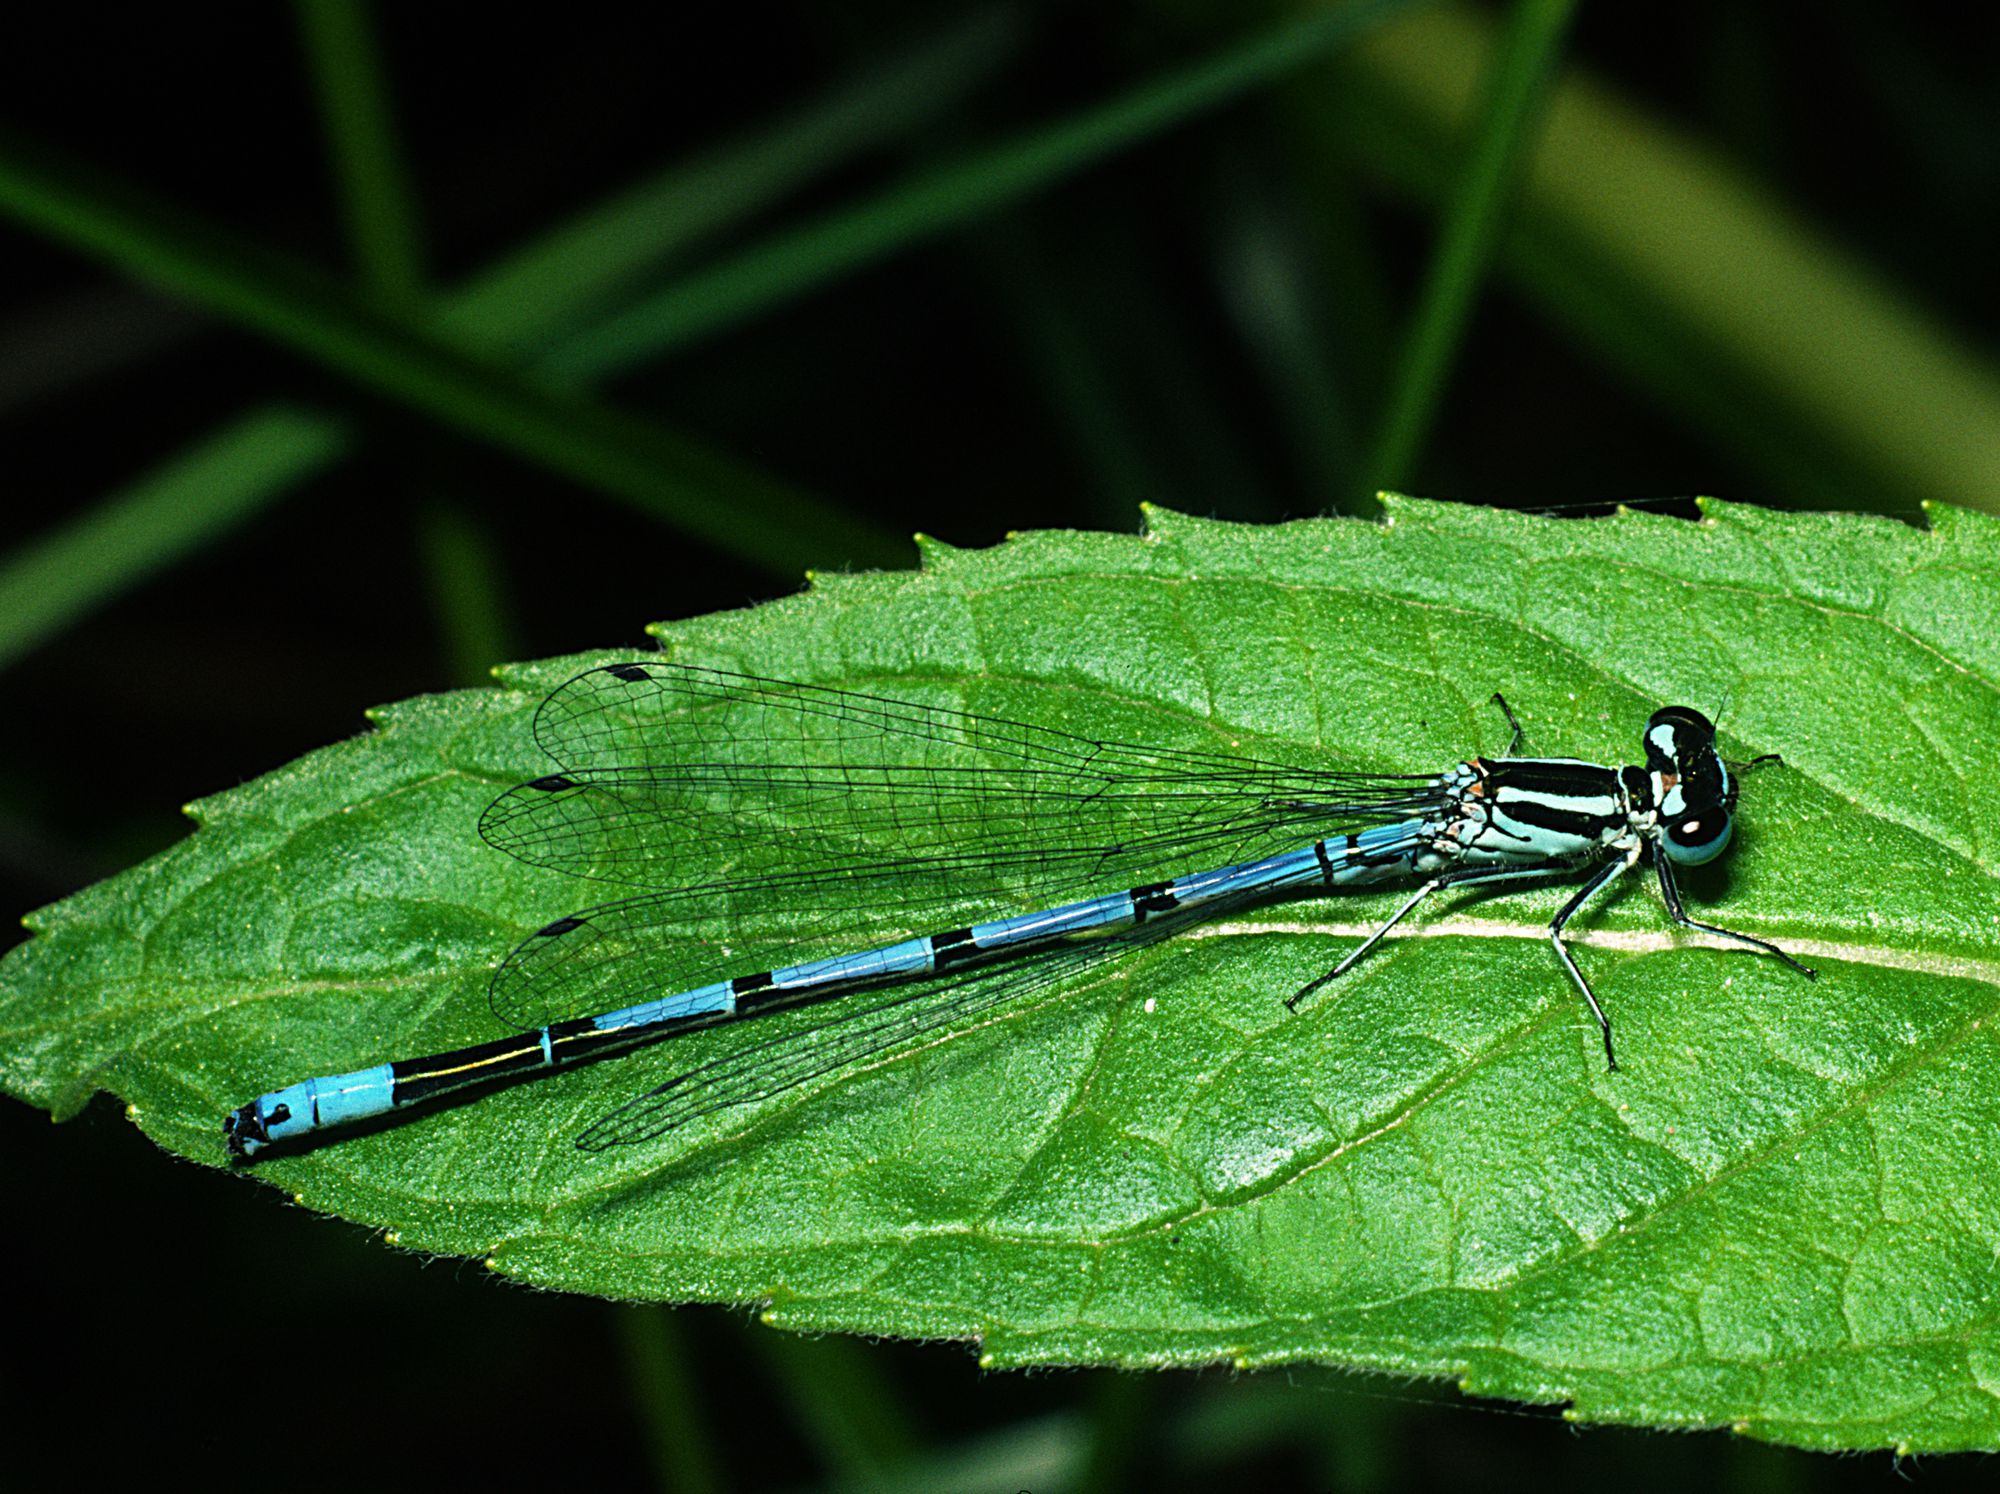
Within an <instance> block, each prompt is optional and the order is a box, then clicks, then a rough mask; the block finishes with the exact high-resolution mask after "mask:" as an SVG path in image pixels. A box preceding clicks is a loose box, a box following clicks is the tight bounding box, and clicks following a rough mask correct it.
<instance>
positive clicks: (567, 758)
mask: <svg viewBox="0 0 2000 1494" xmlns="http://www.w3.org/2000/svg"><path fill="white" fill-rule="evenodd" d="M536 736H537V739H538V740H539V741H540V742H541V744H542V745H543V747H544V748H545V749H546V750H548V751H549V752H550V753H551V754H552V755H554V756H556V757H557V758H558V760H559V761H563V762H566V763H568V764H570V765H572V766H571V768H570V770H569V771H567V772H564V773H561V774H553V775H550V776H548V777H545V778H541V779H537V780H535V781H534V782H532V783H528V784H523V785H520V786H519V787H517V788H514V789H512V790H509V791H508V792H507V793H506V794H503V795H502V796H501V797H500V798H499V799H497V800H496V801H494V803H493V804H492V806H490V807H489V809H488V810H487V812H486V814H485V815H484V816H483V817H482V819H481V823H480V828H481V833H482V834H483V835H484V836H485V837H486V839H487V840H488V841H489V842H490V843H491V844H493V845H495V846H496V847H498V848H499V849H502V850H504V851H507V852H508V853H509V854H511V855H514V856H517V857H519V858H520V859H522V860H525V861H529V862H532V863H534V864H537V865H543V866H549V867H554V868H558V869H560V870H563V871H567V872H572V873H576V874H580V875H584V876H594V877H598V878H600V879H606V880H612V881H628V882H640V883H642V884H653V883H658V882H662V881H665V882H672V881H674V880H676V879H685V877H686V874H687V869H688V868H689V867H690V866H691V865H699V866H700V867H701V868H702V869H703V872H704V873H705V874H706V875H705V876H704V879H703V880H702V881H701V882H699V883H695V884H692V885H689V884H687V883H685V881H684V880H683V881H682V885H678V886H669V888H668V890H666V891H662V892H656V893H652V894H648V895H645V896H640V897H635V898H628V899H625V900H623V901H620V902H614V903H608V904H605V905H602V906H600V907H595V908H589V909H586V910H584V911H583V912H581V913H577V914H573V915H571V916H570V917H567V918H563V919H559V920H557V921H556V922H555V923H553V924H550V925H549V926H548V927H547V928H546V929H544V930H543V931H542V932H541V933H539V934H537V935H534V936H531V937H530V938H529V939H527V940H526V941H524V942H523V943H522V944H521V945H520V946H519V947H518V948H517V949H516V950H515V951H514V953H513V954H512V955H510V956H509V957H508V959H507V961H506V962H505V963H504V964H503V965H502V966H501V968H500V969H499V970H498V971H496V972H495V975H494V979H493V984H492V988H491V1001H492V1006H493V1010H494V1012H495V1014H496V1015H498V1016H499V1017H500V1018H501V1020H503V1021H505V1022H508V1023H510V1024H513V1025H515V1026H517V1027H523V1028H534V1027H539V1026H541V1025H543V1024H544V1023H546V1022H549V1021H552V1020H555V1019H557V1018H560V1017H568V1016H581V1015H587V1014H595V1013H599V1012H603V1011H608V1010H613V1009H615V1008H618V1007H623V1006H629V1005H633V1004H635V1003H638V1002H640V1001H645V1000H650V999H653V998H656V997H659V996H661V995H665V994H669V993H671V992H674V991H677V990H685V989H689V988H691V987H693V986H696V985H700V984H704V983H706V982H708V981H711V980H717V979H721V978H724V977H727V976H731V975H742V974H750V973H753V972H755V971H757V970H760V969H764V968H768V967H769V966H770V965H772V964H789V963H794V962H796V961H798V960H803V959H807V958H810V957H812V956H814V955H819V954H834V953H842V952H846V951H848V950H853V949H859V948H868V947H871V946H873V945H875V944H880V943H886V942H890V941H893V940H896V939H902V938H908V937H911V936H914V935H918V934H925V933H933V932H937V931H938V930H941V929H944V928H948V927H952V926H954V925H956V924H960V923H965V922H971V921H977V920H978V919H983V918H990V917H994V916H999V915H1003V914H1005V913H1008V912H1021V911H1027V910H1030V909H1034V908H1043V907H1048V906H1051V905H1053V904H1056V903H1060V902H1062V901H1065V900H1067V899H1068V898H1070V897H1072V896H1082V895H1084V894H1085V893H1087V892H1102V891H1109V890H1114V889H1116V888H1118V887H1121V886H1129V885H1132V884H1134V883H1138V882H1145V881H1158V880H1163V879H1166V878H1170V877H1176V876H1181V875H1185V874H1187V873H1190V872H1195V871H1201V870H1207V869H1211V868H1214V867H1217V866H1224V865H1228V864H1231V863H1234V862H1241V861H1247V860H1253V859H1255V858H1257V857H1259V856H1262V855H1266V854H1270V853H1273V852H1276V851H1281V850H1286V849H1291V848H1293V847H1295V846H1298V845H1302V844H1305V843H1306V842H1308V841H1310V840H1312V839H1315V838H1317V837H1320V836H1324V835H1332V834H1338V833H1344V832H1346V831H1348V830H1352V829H1359V828H1362V827H1365V826H1367V825H1372V824H1379V823H1381V822H1383V821H1384V820H1388V819H1395V818H1407V817H1411V816H1415V815H1421V814H1424V813H1427V812H1429V811H1430V810H1432V809H1433V808H1435V807H1436V806H1437V805H1438V804H1439V803H1440V802H1441V800H1442V798H1443V792H1442V790H1441V789H1440V787H1439V784H1438V781H1437V780H1436V779H1435V778H1434V777H1431V776H1422V775H1405V776H1394V775H1372V774H1357V773H1346V772H1333V771H1328V770H1322V769H1313V768H1309V767H1306V768H1299V767H1287V766H1284V765H1280V764H1273V763H1265V762H1257V761H1252V760H1248V759H1242V758H1233V757H1228V756H1224V755H1220V754H1214V753H1202V752H1179V751H1159V750H1154V749H1148V748H1138V747H1131V746H1126V745H1121V744H1116V743H1106V742H1099V741H1094V740H1090V739H1086V738H1083V737H1078V736H1073V735H1070V734H1067V733H1064V732H1060V731H1056V730H1052V729H1050V728H1045V727H1037V726H1030V725H1026V724H1024V723H1019V722H1011V721H1004V720H999V719H997V718H993V717H986V716H975V715H970V714H968V713H965V712H962V711H955V710H950V709H946V708H943V707H935V706H923V705H917V704H915V703H912V702H908V701H895V700H889V699H886V698H883V697H877V696H868V695H857V694H853V693H851V692H847V691H840V690H831V689H827V688H825V687H821V686H810V685H796V684H785V683H782V682H776V681H770V680H760V679H754V678H751V677H748V676H742V675H731V674H725V673H722V672H720V671H715V670H708V669H694V668H689V667H686V666H681V665H669V664H662V663H647V664H625V665H613V666H610V667H609V668H605V669H597V670H592V671H590V672H589V673H587V674H583V675H579V676H578V677H577V678H575V679H573V680H571V681H569V682H568V683H567V684H565V685H563V686H561V687H560V688H559V689H557V690H556V691H555V692H554V693H553V694H552V695H551V696H550V697H549V699H548V701H547V702H546V703H545V704H544V705H543V707H542V709H541V711H540V712H539V713H538V715H537V718H536ZM621 755H629V756H627V757H626V761H625V763H624V764H623V765H616V766H598V765H599V764H603V763H605V762H606V761H608V760H615V759H616V758H618V757H619V756H621ZM669 760H671V764H670V763H669ZM717 874H720V875H717ZM711 878H712V879H711Z"/></svg>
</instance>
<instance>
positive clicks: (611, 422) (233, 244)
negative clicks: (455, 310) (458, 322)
mask: <svg viewBox="0 0 2000 1494" xmlns="http://www.w3.org/2000/svg"><path fill="white" fill-rule="evenodd" d="M0 210H4V211H6V212H8V213H10V214H12V215H13V216H14V217H15V218H17V219H18V220H20V221H22V222H24V223H27V224H29V225H30V226H32V227H35V228H37V229H40V230H41V231H42V232H44V233H47V234H49V235H50V236H51V237H53V238H56V239H58V240H60V241H62V242H64V243H66V244H68V245H70V246H71V247H73V248H77V249H80V250H83V251H85V252H86V253H90V254H94V255H96V256H98V257H100V258H102V259H104V260H106V261H107V262H109V263H111V264H114V265H117V266H119V267H120V268H121V269H123V270H124V271H125V272H126V273H128V274H131V275H133V276H135V277H136V278H138V279H140V280H142V281H145V282H146V283H148V284H152V285H157V286H160V287H162V288H163V289H165V290H168V291H170V292H172V293H173V294H176V295H181V296H186V297H189V298H191V299H193V300H196V301H198V302H200V303H201V304H202V305H204V306H206V307H208V308H209V309H210V310H211V311H214V312H216V313H217V314H218V315H220V316H224V317H227V318H229V319H230V320H232V321H235V322H238V323H240V324H241V325H243V326H245V327H248V328H250V329H251V330H253V331H256V332H258V333H260V334H262V335H264V336H266V337H269V338H271V339H272V340H274V341H276V342H279V343H282V344H284V345H285V346H287V347H290V348H292V349H293V350H294V351H296V352H299V353H302V354H304V355H305V356H307V357H309V358H312V359H315V360H316V361H319V362H322V363H324V364H326V365H328V366H329V367H332V368H334V369H337V370H339V371H340V372H341V373H344V374H346V375H347V376H348V377H350V378H352V379H354V380H355V381H357V382H358V383H360V384H362V385H363V386H365V387H368V388H371V389H375V390H378V391H380V392H381V393H383V394H386V395H389V396H391V397H393V398H395V399H398V400H401V401H403V402H405V403H407V404H409V405H410V406H412V407H413V408H415V409H418V410H421V411H424V412H425V413H427V414H429V415H431V416H432V417H434V418H436V419H437V420H439V421H441V422H443V423H444V424H446V425H449V426H452V427H454V428H456V429H458V430H460V431H464V432H466V433H468V434H471V435H474V436H477V437H480V438H482V439H484V440H486V441H489V442H491V443H492V444H494V445H496V446H498V447H500V448H502V449H503V450H507V451H512V452H514V453H515V454H516V455H518V456H521V457H524V458H526V459H527V460H529V461H531V462H536V463H539V464H541V465H542V466H545V467H547V468H548V469H549V470H551V471H553V472H556V473H558V474H560V475H562V476H565V477H569V478H572V479H574V480H576V481H578V482H582V483H585V484H587V485H589V486H592V487H595V488H597V489H598V490H599V491H601V492H604V493H606V494H608V495H610V496H612V497H616V498H622V499H624V500H626V501H627V502H629V503H631V504H633V505H634V506H635V507H637V508H639V509H640V510H642V511H644V512H647V513H651V514H652V515H654V516H655V517H658V518H661V519H664V520H665V521H666V522H668V523H670V524H672V525H673V526H675V527H676V528H678V529H681V530H683V531H685V532H686V533H688V534H691V535H694V536H697V537H698V538H701V539H705V540H707V541H709V542H710V543H712V544H714V545H715V546H716V547H717V548H719V549H721V550H724V551H726V552H728V553H730V554H736V555H741V556H743V557H745V558H746V559H750V560H753V561H755V562H757V563H759V564H762V565H767V566H771V567H772V568H774V569H782V570H790V569H794V568H797V567H799V566H803V565H807V564H810V563H812V562H813V561H815V560H818V561H822V562H823V561H824V560H825V558H826V557H827V556H839V557H843V558H846V559H849V560H852V561H854V562H856V563H861V564H868V563H875V562H884V561H886V560H888V559H889V558H891V557H893V556H896V555H897V554H898V553H899V552H900V549H901V546H900V543H899V542H898V541H897V540H895V539H894V538H892V537H891V536H890V535H888V534H887V533H885V532H883V531H880V530H877V529H876V528H875V527H874V526H873V525H872V524H871V523H869V522H868V521H866V520H863V519H859V518H855V517H851V516H849V515H846V514H843V513H841V512H840V511H839V510H838V509H835V508H833V507H831V506H829V505H827V504H824V503H821V502H819V501H818V500H815V499H813V498H810V497H808V496H807V495H805V494H803V493H797V492H793V491H790V490H788V489H787V488H786V487H785V486H784V485H783V484H781V483H779V482H778V481H776V480H775V479H772V478H769V477H766V476H763V475H762V474H759V473H755V472H752V471H750V470H748V469H745V468H742V467H739V466H737V465H736V464H735V463H734V462H732V461H731V460H729V459H728V458H726V457H723V456H721V455H719V454H717V453H715V452H713V451H710V450H708V449H706V448H704V447H702V446H701V445H699V444H698V443H696V442H694V441H691V440H689V439H688V438H686V437H683V436H678V435H675V434H673V433H672V432H670V431H667V430H663V429H661V428H660V427H658V426H656V425H654V424H653V423H652V422H651V421H649V420H647V419H644V418H642V417H639V416H635V415H630V414H627V413H625V412H623V411H621V410H617V409H614V408H611V407H610V406H607V405H601V404H597V403H595V402H593V401H591V400H588V399H585V398H582V397H579V396H576V395H573V394H569V393H566V392H561V391H557V390H553V389H549V388H546V387H543V386H542V385H540V384H538V383H536V382H534V381H532V380H530V379H527V378H523V377H521V376H520V375H518V374H516V373H514V372H513V371H511V370H509V369H507V368H504V367H501V366H499V365H496V364H493V363H489V362H486V361H484V360H482V359H480V358H478V357H475V356H473V355H471V354H469V353H467V352H465V351H464V350H462V349H460V348H458V347H456V346H454V345H453V344H451V343H450V342H449V341H447V340H445V339H444V338H442V337H440V336H438V335H436V334H435V333H433V332H432V331H431V330H429V329H428V328H427V327H425V326H423V325H422V324H421V323H420V322H418V321H416V320H415V319H413V318H410V317H408V316H405V315H402V314H399V312H398V311H397V310H395V309H394V308H392V307H389V306H387V305H384V304H381V303H379V302H377V301H375V300H372V299H369V298H367V297H363V296H359V295H355V294H353V293H351V292H350V291H348V290H347V289H346V287H344V286H343V285H342V284H341V283H340V282H339V281H337V280H335V279H333V278H332V277H331V276H328V275H326V274H324V273H322V272H321V271H319V270H318V269H317V268H315V267H314V266H312V265H311V264H308V263H306V262H304V261H302V260H297V259H292V258H289V257H287V256H285V255H281V254H278V253H275V252H273V251H271V250H269V249H266V248H265V247H264V246H262V245H260V244H257V243H254V242H252V241H250V240H247V239H242V238H239V237H237V236H235V235H233V234H230V233H227V232H224V231H223V230H222V229H221V228H219V227H217V226H216V225H214V224H211V223H207V222H204V221H202V220H199V219H197V218H195V217H194V216H192V215H190V214H187V213H183V212H181V211H179V210H178V209H176V208H174V207H172V206H171V205H169V204H167V203H164V202H161V201H158V200H156V199H153V198H151V197H149V196H147V195H145V194H143V193H139V192H136V191H133V190H131V189H129V188H127V187H124V186H122V185H119V184H116V183H113V182H111V181H109V180H107V179H104V178H102V177H99V176H97V175H96V174H94V173H92V172H89V171H86V170H84V169H83V168H82V167H80V166H78V165H77V164H76V163H73V162H60V163H59V162H56V161H53V160H50V159H48V158H47V157H46V156H44V155H43V154H42V153H40V152H38V151H36V150H34V149H32V148H31V147H29V146H27V145H26V144H25V143H23V142H20V141H18V140H16V141H5V140H0Z"/></svg>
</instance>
